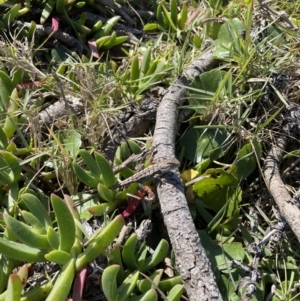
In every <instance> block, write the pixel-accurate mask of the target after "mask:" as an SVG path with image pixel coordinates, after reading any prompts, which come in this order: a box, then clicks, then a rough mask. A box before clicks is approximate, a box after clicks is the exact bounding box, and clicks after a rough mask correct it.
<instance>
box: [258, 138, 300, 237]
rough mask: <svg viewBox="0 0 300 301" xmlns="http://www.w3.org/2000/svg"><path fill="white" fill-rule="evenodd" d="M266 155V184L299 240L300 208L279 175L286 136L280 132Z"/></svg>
mask: <svg viewBox="0 0 300 301" xmlns="http://www.w3.org/2000/svg"><path fill="white" fill-rule="evenodd" d="M276 142H277V143H276V144H274V145H273V146H272V148H271V150H270V152H269V154H268V156H267V157H266V161H265V164H264V176H265V182H266V185H267V187H268V189H269V191H270V193H271V195H272V197H273V198H274V201H275V203H276V204H277V206H278V209H279V212H280V214H281V216H282V217H283V219H285V220H286V222H287V223H288V224H289V226H290V227H291V229H292V231H293V232H294V234H295V235H296V237H297V239H298V241H299V242H300V210H299V207H298V206H297V204H295V203H294V202H293V201H292V197H291V196H290V194H289V192H288V190H287V189H286V187H285V185H284V183H283V181H282V179H281V176H280V162H281V159H282V155H283V153H284V150H285V148H286V146H287V142H288V137H287V136H286V135H285V134H283V133H282V136H281V137H279V138H278V139H277V141H276Z"/></svg>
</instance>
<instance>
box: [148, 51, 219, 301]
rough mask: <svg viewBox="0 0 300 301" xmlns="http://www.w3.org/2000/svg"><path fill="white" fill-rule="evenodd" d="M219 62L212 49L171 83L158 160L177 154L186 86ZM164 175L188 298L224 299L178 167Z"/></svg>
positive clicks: (165, 210) (167, 216)
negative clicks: (193, 218) (176, 140)
mask: <svg viewBox="0 0 300 301" xmlns="http://www.w3.org/2000/svg"><path fill="white" fill-rule="evenodd" d="M216 63H217V62H216V61H215V60H214V59H213V57H212V52H207V53H205V54H203V55H202V56H201V57H200V58H199V59H197V60H196V61H194V62H193V63H192V64H191V65H190V66H189V67H188V68H187V69H186V70H185V71H184V73H183V74H182V75H181V76H180V77H179V78H178V79H177V80H176V81H175V82H174V83H173V84H172V85H171V86H170V88H169V89H168V92H167V93H166V94H165V96H164V97H163V99H162V102H161V103H160V105H159V108H158V110H157V116H156V126H155V132H154V137H153V146H154V147H155V148H156V152H155V155H154V160H155V161H160V160H163V159H164V158H169V157H173V156H174V153H175V137H176V134H177V126H178V123H177V118H178V107H179V106H181V105H183V103H184V101H185V100H186V96H187V87H188V85H189V84H190V83H191V81H192V80H193V79H194V78H195V77H196V76H199V75H200V74H201V73H203V72H205V71H208V70H210V69H212V68H213V67H214V66H215V65H216ZM165 178H166V180H167V181H165V182H160V183H158V184H157V193H158V198H159V200H160V204H161V211H162V214H163V218H164V222H165V225H166V228H167V231H168V234H169V237H170V241H171V244H172V247H173V250H174V253H175V257H176V265H177V268H178V270H179V272H180V274H181V276H182V279H183V281H184V287H185V289H186V291H187V294H188V297H189V300H190V301H202V300H207V301H208V300H222V297H221V294H220V292H219V289H218V287H217V284H216V282H215V278H214V274H213V272H212V270H211V266H210V262H209V260H208V258H207V256H206V253H205V250H204V248H203V247H202V245H201V241H200V238H199V235H198V233H197V231H196V228H195V225H194V223H193V220H192V217H191V215H190V211H189V208H188V204H187V201H186V198H185V194H184V187H183V184H182V181H181V179H180V175H179V171H178V170H174V171H173V172H172V173H169V174H166V176H165ZM170 183H172V184H170Z"/></svg>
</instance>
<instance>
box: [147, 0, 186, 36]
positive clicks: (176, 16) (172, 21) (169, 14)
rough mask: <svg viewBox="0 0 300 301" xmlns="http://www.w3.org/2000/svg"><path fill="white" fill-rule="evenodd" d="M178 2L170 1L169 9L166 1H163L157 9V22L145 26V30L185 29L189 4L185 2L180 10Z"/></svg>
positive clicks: (172, 30)
mask: <svg viewBox="0 0 300 301" xmlns="http://www.w3.org/2000/svg"><path fill="white" fill-rule="evenodd" d="M177 7H178V3H177V1H176V0H171V1H170V6H169V9H168V8H167V4H166V1H161V2H160V3H159V4H158V6H157V9H156V19H157V23H150V24H146V25H145V26H144V30H145V31H149V30H156V29H163V30H166V31H168V32H176V31H181V30H182V31H183V30H185V26H186V21H187V17H188V5H187V3H185V2H184V3H183V4H182V7H181V10H180V12H178V9H177Z"/></svg>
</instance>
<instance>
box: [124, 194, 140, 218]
mask: <svg viewBox="0 0 300 301" xmlns="http://www.w3.org/2000/svg"><path fill="white" fill-rule="evenodd" d="M140 202H141V199H137V198H131V199H130V201H129V204H128V206H127V208H126V209H125V210H124V211H123V213H122V215H123V217H129V216H131V215H132V214H133V213H134V211H135V210H136V208H137V207H138V205H139V204H140Z"/></svg>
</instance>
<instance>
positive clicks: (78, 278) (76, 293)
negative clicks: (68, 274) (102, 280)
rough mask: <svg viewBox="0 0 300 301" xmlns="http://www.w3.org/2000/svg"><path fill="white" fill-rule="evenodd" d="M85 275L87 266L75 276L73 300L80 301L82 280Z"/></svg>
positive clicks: (83, 280)
mask: <svg viewBox="0 0 300 301" xmlns="http://www.w3.org/2000/svg"><path fill="white" fill-rule="evenodd" d="M86 275H87V268H86V267H85V268H83V269H82V270H81V271H80V272H79V273H78V274H77V275H76V277H75V280H74V286H73V294H72V300H73V301H82V292H83V288H84V282H85V279H86Z"/></svg>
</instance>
